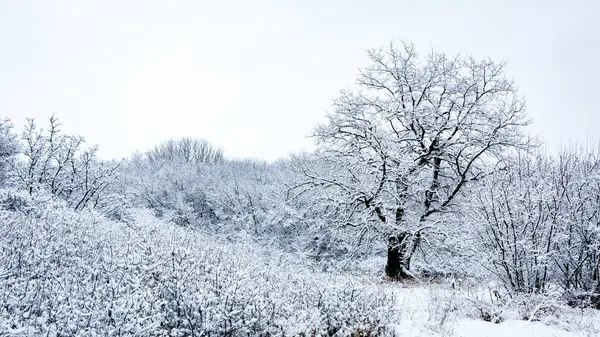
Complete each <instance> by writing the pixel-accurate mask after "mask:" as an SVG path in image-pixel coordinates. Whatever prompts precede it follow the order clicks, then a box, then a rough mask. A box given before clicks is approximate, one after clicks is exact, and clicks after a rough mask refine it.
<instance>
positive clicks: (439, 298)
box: [390, 283, 600, 337]
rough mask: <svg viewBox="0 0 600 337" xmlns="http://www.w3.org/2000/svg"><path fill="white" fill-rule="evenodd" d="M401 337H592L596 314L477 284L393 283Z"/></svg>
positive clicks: (599, 328)
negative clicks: (503, 293) (400, 318)
mask: <svg viewBox="0 0 600 337" xmlns="http://www.w3.org/2000/svg"><path fill="white" fill-rule="evenodd" d="M390 287H391V288H395V289H396V290H395V294H396V297H397V298H398V307H399V308H401V311H402V313H403V316H402V321H401V322H400V323H399V325H398V327H397V331H398V334H399V335H400V336H403V337H504V336H512V337H595V336H600V312H598V311H597V310H594V309H590V308H571V307H569V306H567V305H565V304H564V303H563V302H561V301H560V300H558V299H557V298H555V297H553V296H551V295H544V296H542V295H522V296H516V297H513V298H502V295H500V294H498V293H497V292H496V291H494V290H495V289H494V288H489V287H482V286H481V285H476V284H463V285H458V284H456V283H455V287H456V288H453V287H452V286H450V285H449V284H427V283H421V284H410V285H401V284H391V285H390Z"/></svg>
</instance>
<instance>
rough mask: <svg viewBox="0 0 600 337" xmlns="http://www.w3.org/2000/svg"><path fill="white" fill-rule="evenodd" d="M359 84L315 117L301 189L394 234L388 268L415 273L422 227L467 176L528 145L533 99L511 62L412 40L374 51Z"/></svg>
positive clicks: (354, 219) (354, 220)
mask: <svg viewBox="0 0 600 337" xmlns="http://www.w3.org/2000/svg"><path fill="white" fill-rule="evenodd" d="M369 58H370V61H371V62H370V64H369V65H368V66H367V67H365V68H364V69H363V70H361V71H360V73H359V76H358V79H357V86H356V88H354V89H351V90H347V91H343V92H342V93H341V95H340V97H339V98H338V99H337V100H336V101H335V105H334V110H333V111H332V112H331V113H330V114H329V115H328V122H327V123H325V124H323V125H321V126H319V127H317V128H316V130H315V133H314V136H315V138H316V140H317V142H318V144H319V150H318V152H317V153H316V160H315V162H318V163H319V164H318V165H320V166H321V167H325V169H322V170H315V169H313V168H311V167H310V166H308V167H305V168H304V173H305V175H306V177H307V178H308V179H307V180H306V181H305V182H304V183H301V184H299V185H298V186H297V188H296V190H297V191H299V192H298V193H303V192H305V191H309V190H310V191H313V192H314V193H315V195H316V196H317V197H318V198H320V199H321V200H322V201H323V202H327V203H329V202H333V203H337V204H339V205H341V206H342V207H344V208H345V210H346V220H345V221H344V222H345V225H346V226H347V227H351V228H359V233H361V235H362V233H364V232H366V231H369V230H374V231H376V232H378V233H380V235H382V236H384V237H386V239H387V240H388V261H387V266H386V273H387V275H388V276H390V277H392V278H399V279H402V278H407V277H411V276H413V274H412V272H411V271H410V262H411V258H412V256H413V254H414V253H415V251H416V249H417V247H418V246H419V244H420V241H421V238H422V233H423V232H424V231H426V230H428V229H429V230H431V229H435V221H437V220H436V219H438V220H439V216H440V215H443V214H445V213H447V212H448V210H450V209H451V208H452V207H453V206H456V203H455V201H456V199H457V195H459V193H461V192H462V191H463V190H464V188H465V186H467V185H468V184H470V183H471V182H473V181H477V180H479V179H481V178H483V177H485V176H486V175H487V174H489V173H491V172H492V171H493V170H494V166H493V165H490V164H491V163H493V162H495V161H497V160H498V159H499V158H501V157H502V156H503V155H504V154H505V153H506V151H507V150H509V149H514V148H522V147H527V146H528V143H527V139H526V137H525V136H524V134H523V127H524V126H525V125H527V124H528V123H529V120H528V118H527V115H526V113H525V110H524V108H525V104H524V102H523V100H522V99H521V97H520V96H519V95H518V93H517V90H516V87H515V86H514V85H513V83H512V82H511V81H510V80H508V79H506V78H505V76H504V73H503V64H498V63H495V62H492V61H490V60H475V59H472V58H464V57H454V58H449V57H447V56H446V55H444V54H441V53H434V52H432V53H431V54H429V55H427V56H426V57H425V58H419V56H418V54H417V52H416V50H415V47H414V46H413V45H412V44H408V43H402V44H400V45H396V44H393V43H392V44H391V45H390V46H389V48H387V49H378V50H371V51H369Z"/></svg>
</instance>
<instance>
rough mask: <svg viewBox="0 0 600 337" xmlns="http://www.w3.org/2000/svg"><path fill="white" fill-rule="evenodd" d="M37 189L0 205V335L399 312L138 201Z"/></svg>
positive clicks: (277, 322)
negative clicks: (101, 200) (117, 209)
mask: <svg viewBox="0 0 600 337" xmlns="http://www.w3.org/2000/svg"><path fill="white" fill-rule="evenodd" d="M10 193H12V192H10V191H3V192H2V195H8V194H10ZM18 198H27V196H19V195H15V196H14V197H13V199H18ZM37 198H38V196H35V195H34V196H33V197H32V200H33V204H34V205H40V206H37V207H35V211H33V212H25V213H24V212H19V211H14V210H12V209H11V208H10V207H3V209H4V210H3V211H1V212H0V217H1V219H0V234H1V235H0V246H1V247H2V250H1V251H0V252H1V253H0V266H1V267H0V268H1V269H0V303H2V307H1V308H0V322H2V323H1V324H0V335H2V334H6V333H13V334H21V335H29V336H34V335H50V336H58V335H63V336H64V335H101V336H106V335H120V336H122V335H130V336H149V335H161V336H162V335H169V336H190V335H191V336H208V335H211V336H223V335H231V336H247V335H286V336H296V335H315V334H316V335H332V334H334V333H337V335H340V336H349V335H351V334H353V333H358V332H361V333H363V334H364V335H367V334H368V333H372V334H373V335H385V334H386V333H389V332H390V331H391V324H392V323H394V322H397V321H399V313H398V312H396V311H395V310H394V309H393V303H394V298H393V296H392V294H391V293H390V292H389V291H386V290H385V289H381V288H374V287H372V286H370V285H368V284H367V283H365V282H366V281H364V280H360V279H353V278H348V277H343V276H332V275H326V274H320V273H315V272H312V271H310V270H308V269H306V268H304V267H303V266H302V265H301V264H300V263H299V262H297V261H294V260H291V259H290V257H289V256H286V255H283V254H282V255H277V254H275V255H273V252H271V253H269V254H270V255H265V254H266V253H264V254H263V253H261V250H260V249H259V248H257V247H252V246H250V245H246V244H242V243H231V242H223V241H219V240H216V239H215V238H209V237H205V236H203V235H201V234H198V233H197V232H196V231H193V230H190V229H186V228H183V227H178V226H175V225H173V224H169V223H166V222H164V221H160V220H158V219H156V218H155V217H154V216H153V215H152V214H151V213H149V212H147V211H143V210H131V211H130V213H131V214H130V215H131V218H132V219H133V220H134V221H133V223H131V224H125V223H121V222H113V221H110V220H107V219H106V218H104V217H102V216H100V215H98V214H96V213H92V212H87V211H82V212H74V211H72V210H70V209H69V208H68V207H67V205H66V204H65V203H64V202H62V201H60V200H56V199H54V198H51V199H48V198H47V196H43V195H42V196H40V198H42V199H43V200H40V201H38V200H36V199H37ZM3 199H4V200H6V199H9V198H8V197H3ZM4 204H5V203H3V205H4Z"/></svg>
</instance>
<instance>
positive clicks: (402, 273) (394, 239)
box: [385, 232, 414, 280]
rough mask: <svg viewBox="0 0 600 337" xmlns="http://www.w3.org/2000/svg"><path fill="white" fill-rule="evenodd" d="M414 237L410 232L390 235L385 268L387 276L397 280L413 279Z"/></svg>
mask: <svg viewBox="0 0 600 337" xmlns="http://www.w3.org/2000/svg"><path fill="white" fill-rule="evenodd" d="M413 241H414V240H413V238H412V235H411V234H410V233H408V232H400V233H398V234H395V235H390V237H389V238H388V255H387V264H386V266H385V274H386V275H387V276H388V277H390V278H392V279H395V280H406V279H412V278H414V276H413V275H412V274H411V273H410V271H409V270H410V260H411V257H412V254H413V252H414V250H412V247H413V245H414V244H409V243H411V242H413Z"/></svg>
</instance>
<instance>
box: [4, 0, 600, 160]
mask: <svg viewBox="0 0 600 337" xmlns="http://www.w3.org/2000/svg"><path fill="white" fill-rule="evenodd" d="M599 13H600V1H594V0H589V1H569V2H567V1H561V2H559V1H541V0H539V1H509V0H500V1H481V0H473V1H445V0H437V1H415V0H411V1H401V0H390V1H375V0H371V1H348V0H346V1H326V0H321V1H317V0H315V1H313V0H297V1H292V0H287V1H286V0H278V1H275V0H273V1H263V0H256V1H249V0H248V1H243V0H240V1H227V0H218V1H217V0H214V1H197V0H196V1H192V0H190V1H176V0H170V1H163V0H144V1H141V0H140V1H134V0H127V1H91V0H82V1H75V0H70V1H59V0H53V1H41V0H40V1H25V0H0V48H1V52H0V115H6V116H8V117H10V118H11V119H12V120H13V122H14V123H15V124H16V125H17V126H18V127H19V128H21V126H22V125H23V124H24V121H25V117H35V118H36V119H45V118H47V117H48V116H49V115H51V114H53V113H55V114H56V115H57V116H58V117H59V118H60V119H61V120H62V123H63V129H64V130H65V131H67V132H71V133H78V134H81V135H83V136H85V137H86V139H87V141H88V142H89V143H94V144H99V145H100V150H101V154H102V156H103V157H123V156H127V155H129V154H131V153H132V152H133V151H135V150H145V149H148V148H149V147H151V146H153V145H154V144H157V143H158V142H161V141H163V140H166V139H169V138H173V137H181V136H192V137H198V138H204V139H206V140H208V141H210V142H212V143H213V144H215V145H217V146H219V147H221V148H223V149H224V151H225V152H226V154H227V155H229V156H232V157H258V158H264V159H276V158H279V157H282V156H285V155H286V154H288V153H291V152H295V151H300V150H303V149H311V146H312V145H311V144H312V141H311V140H309V139H307V138H306V137H305V136H306V135H307V134H309V133H310V131H311V129H312V127H313V126H314V125H315V124H316V123H318V122H320V121H323V119H324V115H325V113H326V111H328V109H329V108H330V106H331V101H332V98H334V97H335V96H336V95H337V93H338V91H339V90H340V89H343V88H344V87H347V86H349V85H351V84H352V83H354V78H355V75H356V70H357V68H358V67H359V66H360V65H362V64H364V62H365V61H366V60H365V52H364V51H365V49H367V48H370V47H378V46H381V45H385V44H387V43H389V41H390V39H391V38H395V37H396V38H398V37H399V38H402V39H405V40H408V41H412V42H414V43H415V44H416V45H417V48H418V49H423V50H428V49H431V48H434V49H436V50H438V51H443V52H447V53H449V54H456V53H461V54H469V55H473V56H476V57H483V56H490V57H492V58H494V59H496V60H505V61H507V62H508V68H507V70H508V74H509V76H511V77H513V78H514V79H515V81H516V82H517V84H518V86H519V88H520V90H521V92H522V94H524V95H525V96H526V97H527V101H528V110H529V112H530V114H531V116H532V117H533V119H534V120H535V124H534V125H533V126H532V127H531V132H532V133H534V134H537V135H539V137H540V138H541V139H542V140H544V141H546V142H547V143H548V144H549V146H553V147H558V146H561V144H562V145H564V144H568V143H569V142H590V141H592V140H594V139H596V140H597V139H599V137H596V135H597V134H598V129H599V126H600V111H598V103H597V100H598V97H599V95H600V93H598V90H599V89H600V85H599V84H598V79H599V78H600V24H599V23H597V22H600V21H597V20H598V14H599Z"/></svg>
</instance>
